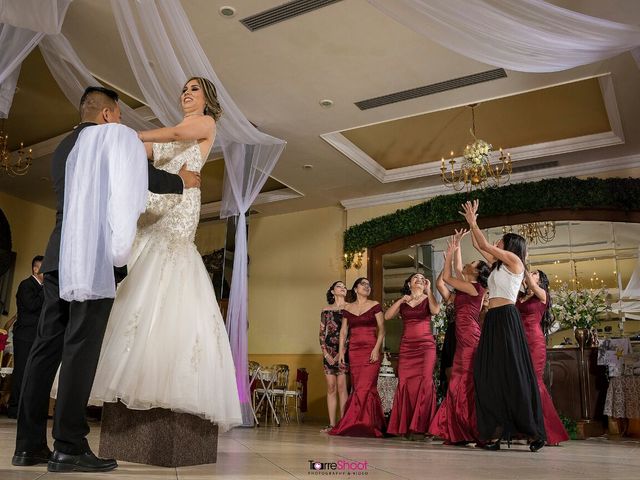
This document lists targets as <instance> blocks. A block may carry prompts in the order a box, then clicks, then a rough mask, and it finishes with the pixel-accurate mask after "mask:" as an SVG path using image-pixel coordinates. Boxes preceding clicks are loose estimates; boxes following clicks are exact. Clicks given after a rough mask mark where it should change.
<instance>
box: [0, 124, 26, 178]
mask: <svg viewBox="0 0 640 480" xmlns="http://www.w3.org/2000/svg"><path fill="white" fill-rule="evenodd" d="M4 132H5V129H4V119H3V120H2V125H1V126H0V174H6V175H8V176H9V177H18V176H21V175H26V174H27V172H28V171H29V167H31V161H32V160H33V158H32V157H31V153H32V150H31V149H29V150H28V151H25V148H24V143H22V142H20V148H19V149H18V151H17V152H16V153H15V154H12V153H11V151H10V150H9V135H6V134H5V133H4Z"/></svg>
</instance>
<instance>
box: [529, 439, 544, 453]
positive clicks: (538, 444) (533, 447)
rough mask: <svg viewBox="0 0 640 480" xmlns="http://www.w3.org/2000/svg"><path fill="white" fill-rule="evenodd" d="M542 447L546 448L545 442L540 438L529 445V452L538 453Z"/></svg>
mask: <svg viewBox="0 0 640 480" xmlns="http://www.w3.org/2000/svg"><path fill="white" fill-rule="evenodd" d="M542 447H544V440H542V439H540V438H539V439H538V440H534V441H533V442H531V443H530V444H529V450H531V451H532V452H537V451H538V450H540V449H541V448H542Z"/></svg>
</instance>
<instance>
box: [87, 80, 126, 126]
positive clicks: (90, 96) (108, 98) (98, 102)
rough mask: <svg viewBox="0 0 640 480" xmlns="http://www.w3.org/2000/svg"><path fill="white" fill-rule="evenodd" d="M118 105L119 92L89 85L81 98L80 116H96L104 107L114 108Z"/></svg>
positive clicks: (88, 117)
mask: <svg viewBox="0 0 640 480" xmlns="http://www.w3.org/2000/svg"><path fill="white" fill-rule="evenodd" d="M117 105H118V94H117V93H116V92H114V91H113V90H109V89H108V88H104V87H87V89H86V90H85V91H84V93H83V94H82V97H81V98H80V118H81V119H82V120H88V119H91V118H94V117H95V116H96V115H97V114H98V113H99V112H100V111H101V110H102V109H103V108H108V109H109V110H113V109H115V108H116V106H117Z"/></svg>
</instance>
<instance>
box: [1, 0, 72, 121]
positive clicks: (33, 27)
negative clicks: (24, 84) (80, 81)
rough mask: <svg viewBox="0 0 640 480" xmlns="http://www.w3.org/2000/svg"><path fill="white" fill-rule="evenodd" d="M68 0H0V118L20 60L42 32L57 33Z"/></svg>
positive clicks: (9, 99)
mask: <svg viewBox="0 0 640 480" xmlns="http://www.w3.org/2000/svg"><path fill="white" fill-rule="evenodd" d="M71 1H72V0H57V1H49V2H42V1H41V0H21V1H20V2H16V1H11V0H0V118H7V116H8V115H9V110H10V109H11V104H12V103H13V95H14V93H15V91H16V84H17V83H18V77H19V76H20V66H21V65H22V61H23V60H24V59H25V58H26V57H27V55H29V53H31V51H32V50H33V49H34V48H35V47H36V46H37V45H38V43H40V41H41V40H42V38H43V37H44V36H45V35H46V34H56V33H60V28H61V27H62V21H63V20H64V16H65V13H66V12H67V8H69V4H70V3H71Z"/></svg>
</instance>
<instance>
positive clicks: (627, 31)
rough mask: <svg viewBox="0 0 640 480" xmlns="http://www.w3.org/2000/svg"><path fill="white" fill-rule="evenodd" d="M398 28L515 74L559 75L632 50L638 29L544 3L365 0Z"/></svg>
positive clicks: (638, 55)
mask: <svg viewBox="0 0 640 480" xmlns="http://www.w3.org/2000/svg"><path fill="white" fill-rule="evenodd" d="M369 3H371V4H372V5H373V6H375V7H376V8H378V9H379V10H380V11H382V12H384V13H385V14H387V15H389V16H390V17H391V18H394V19H395V20H397V21H398V22H400V23H401V24H403V25H405V26H406V27H409V28H410V29H412V30H414V31H415V32H417V33H419V34H420V35H423V36H425V37H427V38H429V39H430V40H433V41H434V42H436V43H439V44H441V45H443V46H444V47H447V48H449V49H450V50H453V51H455V52H458V53H460V54H462V55H464V56H466V57H469V58H472V59H474V60H477V61H480V62H484V63H487V64H489V65H494V66H497V67H502V68H506V69H509V70H515V71H519V72H557V71H561V70H567V69H570V68H573V67H578V66H580V65H587V64H589V63H594V62H598V61H600V60H604V59H607V58H610V57H613V56H615V55H618V54H620V53H623V52H627V51H632V53H633V56H634V58H635V59H636V62H638V64H639V65H640V50H639V48H640V26H637V25H625V24H622V23H617V22H612V21H610V20H604V19H601V18H596V17H591V16H589V15H584V14H582V13H577V12H574V11H571V10H567V9H564V8H561V7H558V6H556V5H552V4H551V3H548V2H545V1H543V0H509V1H504V0H369Z"/></svg>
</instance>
